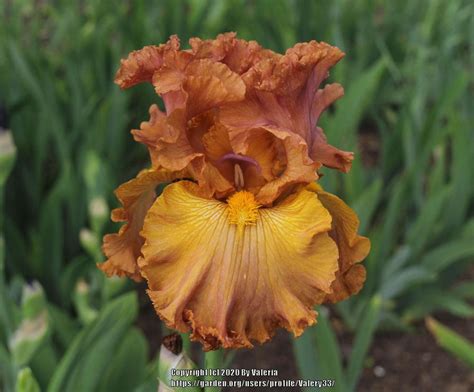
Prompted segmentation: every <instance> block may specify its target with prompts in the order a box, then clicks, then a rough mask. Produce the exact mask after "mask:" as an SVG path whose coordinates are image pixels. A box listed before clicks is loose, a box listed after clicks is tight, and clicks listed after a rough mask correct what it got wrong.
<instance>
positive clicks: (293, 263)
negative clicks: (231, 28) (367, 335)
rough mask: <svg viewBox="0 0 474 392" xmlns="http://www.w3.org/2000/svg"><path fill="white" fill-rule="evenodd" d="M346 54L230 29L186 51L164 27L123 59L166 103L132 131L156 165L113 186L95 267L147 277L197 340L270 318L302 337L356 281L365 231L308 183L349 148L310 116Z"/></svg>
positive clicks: (220, 342)
mask: <svg viewBox="0 0 474 392" xmlns="http://www.w3.org/2000/svg"><path fill="white" fill-rule="evenodd" d="M343 56H344V54H343V53H342V52H341V51H340V50H339V49H338V48H336V47H333V46H330V45H328V44H326V43H323V42H316V41H311V42H307V43H299V44H296V45H295V46H294V47H293V48H291V49H288V50H287V51H286V53H285V54H284V55H281V54H278V53H275V52H273V51H270V50H266V49H264V48H262V47H261V46H260V45H259V44H258V43H257V42H255V41H245V40H241V39H237V38H236V35H235V34H234V33H227V34H221V35H219V36H218V37H217V38H216V39H215V40H201V39H199V38H192V39H191V40H190V49H187V50H180V43H179V40H178V38H177V37H176V36H172V37H171V38H170V39H169V41H168V42H167V43H166V44H162V45H159V46H146V47H144V48H143V49H141V50H138V51H134V52H132V53H130V55H129V56H128V58H127V59H125V60H122V62H121V66H120V69H119V70H118V72H117V75H116V79H115V81H116V83H117V84H118V85H119V86H120V87H121V88H128V87H131V86H134V85H136V84H138V83H142V82H148V83H151V84H152V85H153V87H154V88H155V91H156V93H157V94H158V95H159V96H160V97H161V99H162V100H163V103H164V107H165V111H164V112H163V111H161V110H160V109H159V108H158V106H156V105H152V106H151V108H150V119H149V120H148V121H145V122H143V123H142V124H141V126H140V129H137V130H133V131H132V134H133V136H134V138H135V140H136V141H138V142H140V143H143V144H144V145H145V146H146V147H147V148H148V151H149V154H150V159H151V165H150V168H148V169H146V170H143V171H141V172H140V173H139V174H138V175H137V177H136V178H134V179H132V180H131V181H128V182H126V183H125V184H123V185H121V186H120V187H119V188H118V189H117V190H116V195H117V197H118V199H119V201H120V202H121V204H122V207H121V208H118V209H116V210H114V211H113V213H112V220H114V221H124V222H126V223H125V224H124V225H123V226H122V227H121V229H120V231H119V232H118V233H117V234H108V235H106V236H105V237H104V245H103V250H104V253H105V255H106V256H107V261H106V262H105V263H103V264H100V265H99V267H100V268H101V269H102V270H103V271H104V272H105V273H106V274H107V275H109V276H112V275H116V276H128V277H130V278H132V279H134V280H137V281H138V280H141V279H142V278H144V279H146V281H147V284H148V290H147V292H148V295H149V296H150V298H151V301H152V302H153V305H154V308H155V310H156V312H157V314H158V315H159V316H160V318H161V319H162V320H163V321H164V322H165V323H166V325H167V326H168V327H169V328H173V329H176V330H178V331H181V332H191V339H193V340H197V341H200V342H201V343H202V344H203V346H204V349H205V350H212V349H216V348H219V347H224V348H240V347H252V345H253V343H255V342H257V343H263V342H265V341H267V340H269V339H270V338H271V337H272V336H273V334H274V332H275V330H276V329H277V328H278V327H283V328H286V329H287V330H289V331H291V332H292V333H294V335H295V336H299V335H300V334H301V333H302V332H303V331H304V329H305V328H306V327H307V326H310V325H312V324H314V323H315V322H316V316H317V313H316V311H315V310H314V306H315V305H317V304H321V303H325V302H337V301H341V300H343V299H345V298H347V297H348V296H350V295H352V294H355V293H357V292H358V291H359V290H360V289H361V287H362V285H363V282H364V280H365V269H364V267H363V266H362V265H360V264H358V263H359V262H360V261H361V260H363V259H364V258H365V257H366V256H367V254H368V252H369V248H370V242H369V240H368V239H367V238H364V237H361V236H359V235H358V234H357V229H358V226H359V220H358V218H357V216H356V214H355V213H354V212H353V211H352V210H351V209H350V208H349V207H348V206H347V205H346V204H345V203H344V202H343V201H342V200H341V199H339V198H338V197H337V196H335V195H332V194H330V193H327V192H325V191H324V190H323V189H322V188H321V187H320V186H319V185H318V184H317V182H315V181H317V180H318V178H319V175H318V169H320V168H321V167H322V166H323V165H324V166H327V167H330V168H335V169H339V170H341V171H343V172H347V171H348V170H349V169H350V167H351V161H352V159H353V154H352V153H350V152H345V151H341V150H339V149H337V148H335V147H333V146H331V145H329V144H328V143H327V141H326V137H325V136H324V133H323V130H322V129H321V128H320V127H318V125H317V123H318V119H319V117H320V115H321V114H322V112H323V111H324V110H325V109H326V108H327V107H328V106H329V105H330V104H331V103H332V102H333V101H334V100H336V99H337V98H339V97H341V96H342V95H343V89H342V87H341V86H340V85H338V84H327V85H326V86H325V87H324V88H320V86H321V83H322V82H323V81H324V80H325V79H326V78H327V76H328V70H329V68H330V67H331V66H333V65H334V64H336V63H337V62H338V61H339V60H340V59H341V58H342V57H343ZM165 182H167V183H169V184H168V185H167V186H166V188H165V189H164V191H163V193H162V194H161V195H160V196H159V197H157V196H156V193H155V189H156V187H157V186H158V185H160V184H162V183H165Z"/></svg>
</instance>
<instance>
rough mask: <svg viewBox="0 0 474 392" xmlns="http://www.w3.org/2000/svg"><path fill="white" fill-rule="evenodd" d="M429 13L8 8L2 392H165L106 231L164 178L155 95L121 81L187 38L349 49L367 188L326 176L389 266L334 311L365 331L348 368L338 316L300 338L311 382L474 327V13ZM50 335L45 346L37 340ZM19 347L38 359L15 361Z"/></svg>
mask: <svg viewBox="0 0 474 392" xmlns="http://www.w3.org/2000/svg"><path fill="white" fill-rule="evenodd" d="M422 3H423V6H421V5H420V4H418V3H417V2H396V1H385V0H376V1H358V2H353V1H348V0H336V1H332V2H322V1H309V0H278V1H273V0H271V1H270V0H259V1H249V0H227V1H217V0H177V1H175V0H164V1H160V2H151V1H143V2H133V5H132V2H118V3H117V2H115V3H111V2H99V1H88V2H72V1H67V0H64V1H58V2H34V1H32V0H22V1H7V2H6V6H5V7H1V8H0V18H1V20H2V23H1V24H0V91H1V94H2V95H1V96H0V101H2V102H3V103H4V104H5V105H6V107H7V109H8V111H9V113H10V114H11V124H10V125H11V129H12V133H11V134H6V133H1V132H0V138H2V139H1V140H0V210H1V213H0V221H1V222H0V383H1V387H0V388H1V389H2V390H5V391H13V390H15V388H16V389H19V388H20V387H21V388H23V389H21V390H35V388H37V387H41V388H42V389H43V390H49V389H51V390H56V389H61V390H63V389H64V390H68V389H72V388H73V385H72V384H71V383H72V382H73V381H72V380H77V379H79V378H78V377H81V378H80V379H81V382H82V381H84V388H92V389H88V390H94V388H95V390H118V389H117V388H119V387H120V386H124V387H125V386H126V388H127V390H133V388H135V387H137V388H138V385H140V389H139V390H156V377H155V376H156V374H155V373H156V366H154V364H153V363H152V364H149V365H148V367H147V371H146V374H144V373H143V372H142V370H143V369H144V368H145V366H144V363H145V362H146V360H147V349H146V344H145V340H144V337H143V335H142V334H141V333H140V332H139V331H138V330H136V329H134V328H133V327H131V324H132V323H133V322H134V319H135V317H136V313H137V308H136V300H135V299H134V296H133V295H132V294H124V293H125V292H127V291H128V290H129V289H130V287H132V286H131V285H130V284H129V283H127V282H126V281H125V280H123V279H105V278H104V277H103V275H102V274H101V273H100V272H99V271H98V270H97V268H96V266H95V264H96V263H97V262H100V261H102V260H103V257H102V253H101V250H100V244H101V238H102V236H103V234H104V233H105V232H110V231H114V230H116V229H117V227H116V226H114V225H112V224H111V223H109V219H108V215H109V210H110V209H111V208H113V207H114V206H116V203H117V202H116V200H115V199H114V197H113V192H112V191H113V189H114V188H115V187H116V186H117V185H118V184H120V183H122V182H123V181H125V180H127V179H129V178H131V177H132V175H133V174H134V173H136V172H137V171H138V170H139V169H141V168H143V166H144V164H145V162H146V151H145V149H144V148H142V147H140V146H138V145H137V143H134V142H133V141H132V137H131V135H130V134H129V130H130V129H131V128H136V127H137V126H138V125H139V123H140V122H141V121H143V120H144V119H146V118H147V108H148V107H149V105H150V104H151V103H156V102H157V101H158V100H157V98H156V96H155V95H154V93H153V89H152V88H149V87H147V86H138V87H137V88H135V89H133V90H131V91H126V92H123V91H120V90H119V88H118V87H117V86H115V85H114V84H113V78H114V73H115V71H116V69H117V66H118V64H119V59H120V58H121V57H124V56H125V55H126V54H127V53H128V52H129V51H131V50H133V49H137V48H140V47H142V46H144V45H147V44H157V43H161V42H163V41H165V40H166V39H167V37H168V36H169V35H170V34H178V35H179V36H180V38H181V40H182V42H183V43H184V45H186V41H187V39H188V38H189V37H191V36H201V37H213V36H215V35H216V34H217V33H219V32H222V31H229V30H234V31H237V32H238V33H239V36H241V37H243V38H246V39H255V40H257V41H259V42H260V43H261V44H262V45H264V46H266V47H269V48H271V49H274V50H278V51H283V50H285V49H286V48H287V47H289V46H291V45H293V44H294V43H295V42H298V41H305V40H310V39H317V40H323V41H326V42H329V43H331V44H334V45H337V46H339V47H340V48H341V49H342V50H344V51H345V52H346V57H345V58H344V59H343V60H342V61H341V62H340V63H339V64H338V65H337V66H336V67H335V68H334V69H333V70H332V71H331V77H330V81H337V82H339V83H341V84H343V86H344V88H345V97H343V98H342V99H340V100H339V101H338V102H337V103H336V105H335V110H331V111H329V112H328V113H326V114H324V115H323V117H322V118H321V125H322V126H323V128H324V129H325V131H326V133H327V136H328V139H329V141H330V142H331V143H332V144H334V145H337V146H338V147H340V148H344V149H347V150H351V151H355V152H356V159H355V161H354V164H353V168H352V171H351V172H350V174H347V175H346V174H338V173H334V171H333V170H332V171H329V170H324V174H325V176H324V177H323V179H322V183H323V185H324V186H325V188H326V189H327V190H329V191H331V192H334V193H336V194H338V195H341V197H343V198H344V200H346V201H347V202H348V203H349V204H350V205H351V206H352V207H353V208H354V209H355V210H356V211H357V213H358V214H359V216H360V220H361V225H360V231H361V232H362V233H363V234H364V235H367V236H368V237H369V238H370V239H371V242H372V250H371V253H370V255H369V257H368V259H367V260H366V261H365V262H364V264H365V266H366V268H367V273H368V274H367V282H366V284H365V287H364V289H363V291H362V292H361V293H360V294H359V295H358V296H356V297H353V298H351V299H349V300H347V301H344V302H343V303H340V304H337V305H336V306H335V307H334V308H332V309H331V310H332V311H334V312H335V313H336V314H337V315H338V316H340V317H341V318H342V320H343V321H344V324H345V326H346V327H347V329H349V330H351V331H353V333H354V344H353V347H352V352H351V354H350V355H349V356H348V358H344V356H343V353H342V352H341V349H340V347H339V344H338V340H337V336H336V334H335V332H334V331H333V329H332V327H331V323H330V320H329V318H328V314H327V312H326V311H325V309H323V308H321V309H320V316H319V324H318V326H317V327H315V328H310V329H309V330H308V331H307V332H306V333H305V334H304V335H303V336H302V337H301V338H299V339H297V340H295V346H294V348H295V354H296V355H295V357H296V360H297V363H298V366H299V368H300V370H301V373H302V375H303V376H304V378H310V379H315V378H335V379H336V386H335V388H336V390H337V389H339V390H344V391H345V390H355V389H356V385H357V380H358V377H359V375H360V372H361V370H362V369H363V366H364V362H365V358H366V355H367V351H368V349H369V347H370V344H371V341H372V338H373V334H374V333H375V331H376V330H377V329H380V328H386V327H396V328H402V329H406V328H410V323H411V322H412V321H414V320H417V319H421V318H424V317H425V316H427V315H428V314H431V313H433V312H436V311H438V310H444V311H447V312H450V313H452V314H454V315H456V316H462V317H472V316H473V313H474V310H473V307H472V305H471V304H470V303H469V300H471V299H472V298H473V297H474V294H473V293H474V290H473V285H472V283H470V282H468V283H465V284H462V285H458V284H455V283H456V280H457V278H458V276H459V275H460V274H461V273H462V272H463V270H464V269H465V267H466V265H467V263H468V262H469V261H472V259H473V258H474V248H473V243H472V242H473V241H472V238H473V236H474V221H473V220H472V219H471V220H468V217H470V216H472V212H473V208H474V203H473V199H474V171H473V170H470V167H471V166H472V162H471V161H472V156H473V155H474V154H473V153H474V134H473V132H472V124H473V123H474V118H473V117H474V113H473V112H472V102H473V96H472V83H473V79H472V72H471V70H472V68H473V66H474V39H473V35H472V18H473V15H474V6H473V5H472V4H471V2H470V1H467V0H452V1H449V2H443V1H426V2H422ZM157 103H159V102H157ZM4 135H13V140H12V138H11V137H10V136H4ZM13 141H14V143H13ZM5 146H8V148H6V147H5ZM15 158H16V159H15ZM362 158H363V159H362ZM10 172H11V173H10ZM9 174H10V176H9V177H8V175H9ZM32 280H34V281H37V282H38V283H37V284H38V286H37V287H40V288H41V292H42V299H41V300H40V301H39V302H38V303H36V304H35V303H34V301H33V304H32V305H31V307H30V308H29V309H32V310H28V311H26V310H25V303H24V302H23V304H22V295H21V293H22V290H24V288H28V287H29V288H31V286H28V285H27V283H26V282H30V281H32ZM35 285H36V283H35ZM23 301H25V296H23ZM127 307H128V308H127ZM27 308H28V307H27ZM35 309H36V310H35ZM38 309H40V310H38ZM38 320H39V321H38ZM32 321H35V322H38V323H40V324H41V323H42V324H41V325H42V326H43V327H44V330H43V331H44V334H40V335H38V336H36V337H31V336H29V335H28V334H27V335H25V334H23V335H21V334H20V335H19V331H22V328H23V332H24V331H25V329H24V328H25V325H26V326H28V322H32ZM38 325H39V324H38ZM26 330H27V331H28V329H26ZM38 330H40V331H41V330H42V329H41V328H39V329H38ZM18 336H22V339H23V340H22V339H20V340H21V342H22V343H21V344H23V345H24V344H26V346H25V347H27V348H21V345H20V346H18V345H13V346H12V343H11V342H12V341H15V337H18ZM25 336H29V337H31V339H30V340H28V339H26V340H25V339H24V337H25ZM16 342H18V341H16ZM448 342H454V340H452V339H448ZM453 344H454V345H455V343H453ZM20 348H21V349H20ZM111 348H113V352H114V355H111V354H110V351H107V350H108V349H111ZM107 360H108V361H107ZM346 362H347V366H344V365H343V364H344V363H346ZM99 369H100V371H99ZM86 372H87V374H88V376H87V377H83V376H81V375H83V374H86ZM124 375H127V376H126V377H125V376H124ZM86 384H87V385H86ZM47 388H48V389H47ZM108 388H112V389H108ZM75 390H77V389H75Z"/></svg>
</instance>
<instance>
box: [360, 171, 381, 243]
mask: <svg viewBox="0 0 474 392" xmlns="http://www.w3.org/2000/svg"><path fill="white" fill-rule="evenodd" d="M381 190H382V180H381V179H380V178H377V179H376V180H375V181H374V182H373V183H372V184H371V185H370V186H368V187H367V189H366V190H365V191H364V192H363V193H362V194H361V195H360V196H359V197H358V198H357V200H356V201H355V203H354V204H353V207H354V210H355V212H356V213H357V216H358V217H359V220H360V226H359V232H360V233H361V234H364V233H365V232H366V230H367V227H368V225H369V223H370V221H371V219H372V216H373V214H374V212H375V209H376V208H377V205H378V203H379V201H380V196H381Z"/></svg>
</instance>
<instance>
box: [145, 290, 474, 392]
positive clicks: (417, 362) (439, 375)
mask: <svg viewBox="0 0 474 392" xmlns="http://www.w3.org/2000/svg"><path fill="white" fill-rule="evenodd" d="M138 291H139V293H140V306H141V311H140V317H139V319H138V322H137V326H138V327H139V328H140V329H141V330H142V331H143V333H144V334H145V335H146V337H147V338H148V341H149V344H150V358H153V357H154V356H155V355H156V354H157V352H158V350H159V346H160V344H161V337H162V331H161V328H162V327H161V322H160V321H159V319H158V317H157V316H156V315H155V312H154V310H153V308H152V306H151V304H150V302H149V300H148V298H147V296H146V294H145V290H144V287H143V286H140V287H139V289H138ZM434 317H435V318H436V319H437V320H439V321H441V322H442V323H443V324H445V325H447V326H449V327H451V328H453V329H454V330H455V331H457V332H459V333H461V334H462V335H463V336H465V337H466V338H467V339H469V340H471V341H474V326H473V324H472V320H467V319H458V318H452V317H448V316H447V315H442V314H441V315H435V316H434ZM339 329H340V328H336V330H339ZM165 334H166V333H165ZM338 338H339V341H340V343H341V348H342V354H343V356H344V357H346V356H347V355H348V354H349V353H350V346H351V342H352V336H350V335H348V334H344V333H341V334H340V336H338ZM291 339H293V338H292V337H291V335H289V334H288V333H286V332H285V331H279V332H278V333H277V334H276V336H275V337H274V338H273V339H272V340H271V341H270V342H268V343H266V344H264V345H262V346H256V347H255V348H254V349H252V350H238V351H237V353H236V355H235V357H234V359H233V361H232V366H231V367H232V368H241V369H253V368H255V369H276V370H277V371H278V377H273V379H280V380H281V379H284V380H287V379H290V380H291V379H298V378H299V376H298V370H297V368H296V365H295V361H294V357H293V350H292V346H291ZM199 351H200V349H199V346H198V345H197V344H196V345H195V344H193V350H192V352H193V359H194V360H195V361H196V362H199V361H200V358H199ZM250 379H251V378H250ZM256 379H261V378H256ZM270 379H272V377H270ZM251 390H253V391H255V390H263V389H261V388H252V389H249V391H251ZM271 390H272V391H274V392H280V391H281V392H283V391H288V390H291V391H295V392H296V391H298V390H299V389H298V388H291V389H289V388H272V389H271ZM326 390H330V389H326ZM225 391H227V392H233V391H245V389H244V388H240V389H238V388H226V389H225ZM357 391H362V392H366V391H370V392H379V391H380V392H382V391H383V392H391V391H394V392H398V391H403V392H432V391H434V392H437V391H441V392H473V391H474V370H473V369H470V368H468V367H467V366H466V365H465V364H464V363H462V362H460V361H458V360H457V359H456V358H454V357H453V356H452V355H450V354H449V353H447V352H446V351H444V350H443V349H441V348H440V347H439V346H438V345H437V344H436V342H435V340H434V338H433V337H432V336H431V334H430V333H429V332H428V330H427V329H426V327H425V325H424V323H420V324H418V325H416V326H415V332H413V333H411V334H407V333H399V332H397V333H395V332H392V333H388V332H385V333H380V334H378V335H377V336H376V338H375V340H374V343H373V345H372V348H371V350H370V354H369V356H368V358H367V361H366V367H365V369H364V371H363V373H362V376H361V380H360V382H359V386H358V388H357Z"/></svg>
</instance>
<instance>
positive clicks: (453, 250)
mask: <svg viewBox="0 0 474 392" xmlns="http://www.w3.org/2000/svg"><path fill="white" fill-rule="evenodd" d="M466 257H474V241H473V240H472V239H470V238H461V239H456V240H453V241H450V242H448V243H446V244H443V245H440V246H438V247H437V248H435V249H434V250H432V251H430V252H428V253H426V254H425V255H424V256H423V257H422V258H421V260H420V262H419V265H421V266H423V267H425V268H426V269H428V270H430V271H433V272H440V271H442V270H443V269H445V268H447V267H449V266H450V265H452V264H453V263H455V262H457V261H459V260H462V259H465V258H466Z"/></svg>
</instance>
